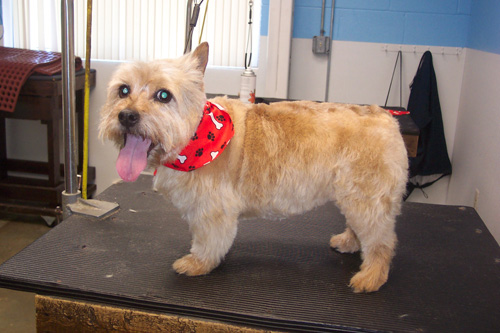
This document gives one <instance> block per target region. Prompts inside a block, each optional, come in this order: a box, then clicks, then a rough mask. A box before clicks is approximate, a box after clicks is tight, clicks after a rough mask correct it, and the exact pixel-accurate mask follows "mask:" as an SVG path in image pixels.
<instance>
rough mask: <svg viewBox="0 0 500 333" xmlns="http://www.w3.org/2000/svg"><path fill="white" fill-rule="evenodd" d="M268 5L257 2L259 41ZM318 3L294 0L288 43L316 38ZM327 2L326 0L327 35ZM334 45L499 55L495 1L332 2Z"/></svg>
mask: <svg viewBox="0 0 500 333" xmlns="http://www.w3.org/2000/svg"><path fill="white" fill-rule="evenodd" d="M269 1H271V0H263V1H262V23H261V35H264V36H266V35H267V32H268V17H269ZM321 4H322V0H295V5H294V23H293V38H312V37H313V36H316V35H319V34H320V23H321ZM330 13H331V0H326V10H325V30H326V35H328V34H329V30H330V27H329V24H330ZM333 31H334V33H333V38H334V39H335V40H342V41H357V42H373V43H388V44H409V45H434V46H452V47H469V48H473V49H478V50H482V51H486V52H493V53H497V54H500V1H499V0H336V1H335V17H334V30H333Z"/></svg>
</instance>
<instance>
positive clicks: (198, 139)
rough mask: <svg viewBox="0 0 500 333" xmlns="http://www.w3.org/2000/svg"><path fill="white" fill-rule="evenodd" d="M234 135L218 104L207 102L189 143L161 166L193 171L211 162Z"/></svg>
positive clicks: (229, 119)
mask: <svg viewBox="0 0 500 333" xmlns="http://www.w3.org/2000/svg"><path fill="white" fill-rule="evenodd" d="M233 135H234V125H233V122H232V121H231V117H229V114H228V113H227V112H226V111H224V108H223V107H222V106H220V105H218V104H215V103H211V102H208V101H207V104H205V108H204V110H203V117H202V118H201V122H200V124H199V125H198V128H197V129H196V133H195V134H194V136H193V137H192V138H191V142H190V143H189V144H188V145H187V146H186V147H184V149H183V150H182V151H181V152H180V153H179V155H178V156H177V159H176V160H175V161H174V162H172V163H165V164H163V165H164V166H166V167H169V168H171V169H175V170H180V171H193V170H195V169H198V168H201V167H202V166H204V165H207V164H208V163H210V162H212V161H213V160H214V159H215V158H216V157H218V156H219V155H220V154H221V153H222V151H223V150H224V149H225V148H226V147H227V144H228V143H229V141H230V140H231V138H232V137H233Z"/></svg>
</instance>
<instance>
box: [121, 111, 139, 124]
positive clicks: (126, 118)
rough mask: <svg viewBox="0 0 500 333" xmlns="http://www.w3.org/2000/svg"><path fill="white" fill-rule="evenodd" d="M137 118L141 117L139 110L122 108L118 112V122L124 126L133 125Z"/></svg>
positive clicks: (137, 120)
mask: <svg viewBox="0 0 500 333" xmlns="http://www.w3.org/2000/svg"><path fill="white" fill-rule="evenodd" d="M139 119H141V116H140V115H139V112H137V111H133V110H122V111H120V113H119V114H118V120H119V121H120V124H122V125H123V126H125V127H126V128H130V127H134V126H135V124H137V123H138V122H139Z"/></svg>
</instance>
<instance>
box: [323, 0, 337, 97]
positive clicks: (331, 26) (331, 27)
mask: <svg viewBox="0 0 500 333" xmlns="http://www.w3.org/2000/svg"><path fill="white" fill-rule="evenodd" d="M333 14H335V0H332V14H331V16H330V50H329V51H328V64H327V67H326V89H325V102H328V94H329V92H330V70H331V68H332V50H333Z"/></svg>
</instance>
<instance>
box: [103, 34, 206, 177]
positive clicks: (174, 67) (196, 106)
mask: <svg viewBox="0 0 500 333" xmlns="http://www.w3.org/2000/svg"><path fill="white" fill-rule="evenodd" d="M207 61H208V44H207V43H203V44H201V45H200V46H199V47H198V48H197V49H196V50H195V51H193V52H192V53H190V54H188V55H185V56H182V57H180V58H177V59H168V60H156V61H152V62H148V63H145V62H136V63H126V64H123V65H121V66H120V67H119V69H118V70H117V71H116V73H115V74H114V75H113V77H112V79H111V81H110V82H109V85H108V96H107V101H106V104H105V105H104V106H103V108H102V110H101V123H100V125H99V132H100V136H101V138H102V139H109V140H112V141H114V142H115V143H116V144H117V145H118V146H119V147H120V149H121V151H120V155H119V157H118V161H117V165H116V166H117V170H118V173H119V174H120V176H121V177H122V178H123V179H124V180H126V181H134V180H135V179H136V178H137V177H138V176H139V173H140V172H141V171H142V170H144V168H145V167H146V165H147V160H148V157H149V163H150V164H151V166H153V167H156V166H158V165H159V164H160V163H164V162H167V161H170V160H173V159H174V158H175V157H176V156H177V153H178V152H179V151H180V150H181V149H182V148H184V147H185V146H186V145H187V144H188V142H189V140H190V139H191V137H192V135H193V134H194V133H195V131H196V127H197V126H198V124H199V122H200V119H201V117H202V112H203V106H204V104H205V101H206V97H205V93H204V85H203V75H204V72H205V67H206V64H207Z"/></svg>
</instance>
